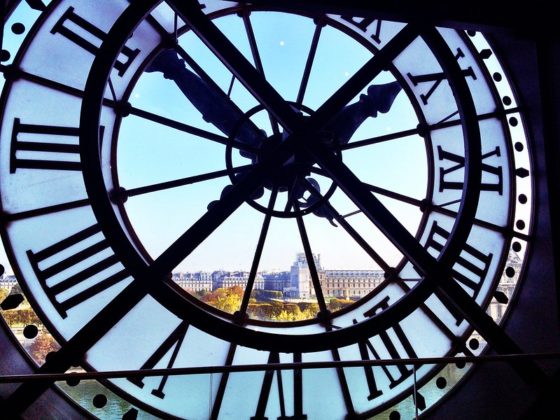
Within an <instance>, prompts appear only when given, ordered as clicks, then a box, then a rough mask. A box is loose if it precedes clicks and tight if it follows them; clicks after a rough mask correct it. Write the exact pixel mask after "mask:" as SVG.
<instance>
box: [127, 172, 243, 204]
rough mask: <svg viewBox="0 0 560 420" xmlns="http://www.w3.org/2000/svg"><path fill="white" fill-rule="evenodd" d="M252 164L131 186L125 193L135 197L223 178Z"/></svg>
mask: <svg viewBox="0 0 560 420" xmlns="http://www.w3.org/2000/svg"><path fill="white" fill-rule="evenodd" d="M252 166H253V165H243V166H237V167H235V168H232V169H231V170H229V169H222V170H220V171H214V172H207V173H205V174H200V175H193V176H188V177H186V178H181V179H174V180H173V181H166V182H160V183H157V184H152V185H146V186H143V187H136V188H131V189H129V190H126V192H125V193H124V194H125V195H126V196H127V197H134V196H137V195H141V194H147V193H152V192H156V191H163V190H167V189H170V188H177V187H182V186H185V185H190V184H195V183H198V182H203V181H209V180H212V179H216V178H221V177H223V176H227V175H229V174H230V173H232V172H233V173H239V172H243V171H246V170H247V169H249V168H251V167H252Z"/></svg>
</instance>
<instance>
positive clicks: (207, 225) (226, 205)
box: [149, 164, 265, 278]
mask: <svg viewBox="0 0 560 420" xmlns="http://www.w3.org/2000/svg"><path fill="white" fill-rule="evenodd" d="M264 176H265V169H264V165H262V164H261V165H256V166H254V168H253V169H252V170H251V171H250V172H248V173H247V174H246V175H245V176H243V177H241V179H240V180H239V181H238V182H237V183H236V184H235V185H233V187H232V188H231V190H230V191H229V192H228V193H226V194H225V195H224V196H223V197H222V198H221V199H220V200H218V201H216V202H215V203H214V205H213V206H211V207H210V208H209V209H208V211H207V212H206V213H205V214H204V215H203V216H202V217H201V218H200V219H198V220H197V221H196V222H195V223H193V224H192V226H191V227H190V228H189V229H188V230H187V231H186V232H184V233H183V234H182V235H181V236H180V237H179V238H178V239H177V240H176V241H175V242H174V243H173V244H171V246H169V248H167V249H166V250H165V251H164V252H163V253H162V254H161V255H160V256H159V257H158V258H157V259H156V260H155V261H154V262H153V264H152V265H151V266H150V268H149V271H150V276H151V277H152V278H163V277H164V276H165V275H167V274H168V273H171V272H172V271H173V270H174V269H175V267H177V266H178V265H179V263H181V261H183V260H184V259H185V258H186V257H187V256H189V255H190V254H191V253H192V252H193V251H194V250H195V249H196V248H198V246H199V245H200V244H201V243H202V242H204V241H205V240H206V238H207V237H208V236H210V235H211V234H212V232H214V230H216V229H217V228H218V227H219V226H220V225H221V224H222V223H224V222H225V221H226V220H227V219H228V218H229V216H231V215H232V214H233V212H235V210H237V209H238V208H239V206H241V204H243V202H244V201H245V200H246V199H247V198H248V197H250V195H251V194H252V193H253V192H254V191H255V190H256V189H257V188H258V187H259V186H260V185H261V184H262V180H263V178H264Z"/></svg>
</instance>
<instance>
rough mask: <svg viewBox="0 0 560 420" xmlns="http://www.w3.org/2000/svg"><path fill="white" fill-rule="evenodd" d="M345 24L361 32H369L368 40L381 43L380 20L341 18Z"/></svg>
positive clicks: (352, 17)
mask: <svg viewBox="0 0 560 420" xmlns="http://www.w3.org/2000/svg"><path fill="white" fill-rule="evenodd" d="M341 18H342V19H344V20H345V21H346V22H349V23H351V24H353V25H354V26H356V27H357V28H359V29H360V30H362V32H369V31H372V32H371V35H370V38H371V39H373V40H374V41H375V42H376V43H378V44H379V43H381V37H380V35H381V24H382V23H383V21H382V20H381V19H375V18H356V17H354V16H341Z"/></svg>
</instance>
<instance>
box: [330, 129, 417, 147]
mask: <svg viewBox="0 0 560 420" xmlns="http://www.w3.org/2000/svg"><path fill="white" fill-rule="evenodd" d="M419 133H420V129H418V128H411V129H408V130H402V131H397V132H395V133H390V134H383V135H381V136H375V137H370V138H369V139H364V140H358V141H354V142H350V143H346V144H341V145H339V146H337V149H338V150H350V149H356V148H358V147H364V146H371V145H372V144H379V143H383V142H386V141H390V140H398V139H401V138H403V137H408V136H413V135H415V134H419Z"/></svg>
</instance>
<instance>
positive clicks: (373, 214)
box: [308, 145, 437, 275]
mask: <svg viewBox="0 0 560 420" xmlns="http://www.w3.org/2000/svg"><path fill="white" fill-rule="evenodd" d="M314 146H315V147H313V148H310V147H308V151H309V152H310V153H311V154H312V155H313V156H314V157H315V158H316V160H317V162H318V163H319V165H320V166H321V167H322V169H323V170H324V171H326V172H327V174H328V175H329V176H330V178H331V179H332V180H333V181H334V182H335V183H336V184H337V186H338V187H339V188H340V189H341V190H342V191H344V192H345V193H346V195H347V196H348V197H349V198H350V199H351V200H352V201H353V202H354V204H356V206H357V207H358V208H359V209H360V210H361V211H362V212H363V213H364V215H365V216H366V217H367V218H368V219H370V220H371V221H372V222H373V223H374V224H375V225H376V226H377V227H378V228H379V230H380V231H381V232H382V233H383V234H384V235H385V236H386V237H387V238H388V239H389V240H390V241H391V242H392V243H393V244H394V245H395V246H396V247H397V249H399V251H401V252H402V253H403V254H404V255H405V256H406V257H407V259H408V260H410V261H411V262H412V263H413V264H414V265H415V266H416V267H417V268H418V269H419V270H420V272H421V273H422V274H424V275H428V274H432V273H435V272H436V271H437V269H436V268H437V267H436V265H437V264H436V260H435V259H434V258H433V257H432V256H431V255H430V254H429V253H428V251H427V250H425V249H424V248H423V247H422V246H421V245H420V244H419V243H418V241H417V240H416V238H414V236H413V235H412V234H411V233H410V232H408V230H407V229H406V228H405V227H404V226H403V225H402V224H401V223H400V221H398V220H397V218H396V217H395V216H394V215H393V214H392V213H391V212H390V211H389V210H387V208H386V207H385V206H384V205H383V204H382V203H381V202H380V201H379V199H378V198H377V197H375V195H373V194H372V193H371V192H370V191H369V189H368V188H367V186H366V185H364V184H363V183H362V182H361V181H360V179H358V178H357V177H356V175H354V173H353V172H352V171H351V170H350V169H349V168H348V167H347V166H346V165H345V164H344V163H342V162H341V161H340V159H338V158H337V157H336V156H335V155H334V154H333V153H332V152H330V151H328V150H327V149H326V148H324V147H322V146H320V145H314Z"/></svg>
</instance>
